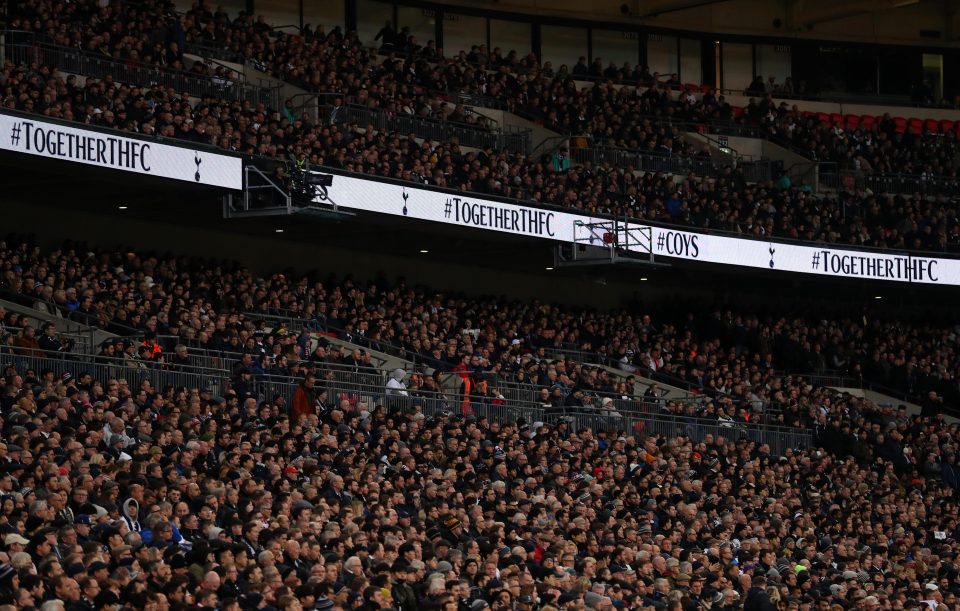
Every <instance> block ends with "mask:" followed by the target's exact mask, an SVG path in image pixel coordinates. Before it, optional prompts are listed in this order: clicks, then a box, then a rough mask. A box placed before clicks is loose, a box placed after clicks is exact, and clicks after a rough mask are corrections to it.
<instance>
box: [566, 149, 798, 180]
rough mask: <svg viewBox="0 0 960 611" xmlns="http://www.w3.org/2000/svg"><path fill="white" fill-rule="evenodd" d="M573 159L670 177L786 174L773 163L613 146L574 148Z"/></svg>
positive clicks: (753, 177) (761, 177)
mask: <svg viewBox="0 0 960 611" xmlns="http://www.w3.org/2000/svg"><path fill="white" fill-rule="evenodd" d="M570 158H571V160H572V161H574V162H575V163H581V164H582V163H587V162H590V163H594V164H603V163H607V164H610V165H611V166H613V167H617V168H627V167H632V168H634V169H636V170H640V171H644V172H663V173H669V174H690V173H693V174H696V175H698V176H719V175H722V174H725V173H727V172H729V171H730V169H731V168H738V169H739V170H740V171H741V172H742V173H743V177H744V180H746V181H747V182H767V181H770V180H774V179H776V178H777V177H778V176H779V174H781V173H782V172H783V163H782V162H777V161H772V160H768V159H766V160H758V161H739V162H737V163H734V164H730V163H724V162H721V161H717V160H715V159H713V158H710V157H700V156H692V155H669V156H668V155H659V154H657V153H648V152H644V151H636V150H631V149H624V148H618V147H613V146H603V145H601V146H594V147H590V148H574V149H572V150H571V151H570Z"/></svg>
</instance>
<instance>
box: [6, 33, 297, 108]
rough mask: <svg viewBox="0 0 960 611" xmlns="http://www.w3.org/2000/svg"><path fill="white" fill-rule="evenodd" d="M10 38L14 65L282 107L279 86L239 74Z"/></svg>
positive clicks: (8, 49) (9, 50)
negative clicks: (199, 70) (233, 77)
mask: <svg viewBox="0 0 960 611" xmlns="http://www.w3.org/2000/svg"><path fill="white" fill-rule="evenodd" d="M9 36H10V34H5V35H4V38H5V40H6V41H7V42H6V44H5V47H4V51H5V53H6V57H7V59H9V60H11V61H13V62H15V63H21V64H31V63H38V64H42V65H44V66H49V67H51V68H55V69H57V70H60V71H63V72H68V73H73V74H81V75H84V76H88V77H93V78H105V77H108V76H109V77H111V78H112V79H113V80H114V81H116V82H118V83H130V84H135V85H140V86H147V85H154V84H156V85H162V86H163V87H165V88H173V89H174V90H176V91H177V92H178V93H186V94H188V95H191V96H194V97H208V96H209V97H216V98H218V99H223V100H229V101H237V102H251V103H253V104H264V105H266V106H267V107H269V108H280V107H281V106H282V100H281V95H280V87H279V86H277V87H264V86H261V85H254V84H252V83H247V82H246V81H245V79H244V78H243V76H242V75H241V76H240V78H238V79H237V80H231V79H227V78H223V77H219V76H198V75H194V74H190V73H188V72H183V71H179V70H169V69H166V68H163V67H160V66H154V65H150V64H144V63H140V62H136V61H133V60H115V59H112V58H109V57H105V56H102V55H97V54H95V53H90V52H88V51H84V50H81V49H73V48H70V47H60V46H56V45H51V44H47V43H43V42H37V41H33V42H26V41H24V40H23V37H22V36H15V37H13V40H16V41H17V42H10V40H9V38H8V37H9Z"/></svg>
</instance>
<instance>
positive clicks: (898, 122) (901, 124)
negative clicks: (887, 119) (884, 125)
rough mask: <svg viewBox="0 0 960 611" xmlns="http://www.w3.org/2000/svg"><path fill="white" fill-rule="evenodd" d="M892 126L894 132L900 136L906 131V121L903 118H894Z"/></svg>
mask: <svg viewBox="0 0 960 611" xmlns="http://www.w3.org/2000/svg"><path fill="white" fill-rule="evenodd" d="M893 124H894V125H895V126H896V132H897V133H898V134H902V133H905V132H906V131H907V120H906V119H904V118H903V117H894V118H893Z"/></svg>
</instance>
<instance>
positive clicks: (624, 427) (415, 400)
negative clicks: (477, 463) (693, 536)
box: [253, 379, 812, 454]
mask: <svg viewBox="0 0 960 611" xmlns="http://www.w3.org/2000/svg"><path fill="white" fill-rule="evenodd" d="M296 386H297V385H296V383H295V382H292V381H283V380H272V379H257V380H255V381H254V383H253V388H254V389H255V392H256V393H257V394H258V395H259V396H260V397H263V398H268V397H273V396H278V395H279V396H281V397H284V398H285V399H286V400H287V401H288V402H289V401H292V399H293V394H294V392H295V391H296ZM324 388H326V390H327V404H328V405H330V406H336V405H339V404H340V403H341V402H343V401H346V402H348V403H349V404H350V405H351V406H354V407H365V408H366V409H367V410H368V411H372V410H373V408H374V407H376V406H378V405H383V406H384V407H385V408H386V409H387V410H400V411H402V412H404V413H408V414H409V413H418V412H419V413H423V414H424V415H425V416H427V417H432V416H436V415H438V414H440V413H442V412H446V413H456V414H463V415H472V416H476V417H485V418H488V419H490V420H508V421H515V420H516V419H517V418H520V417H523V418H524V419H526V421H527V422H528V423H533V422H544V423H548V424H557V423H558V422H560V421H561V420H566V421H567V422H568V423H569V424H570V425H571V427H572V428H573V429H574V430H584V429H590V430H592V431H594V432H596V431H601V430H602V431H606V432H608V433H610V434H619V433H623V434H637V433H640V432H641V431H643V432H646V433H648V434H649V433H652V434H659V435H666V436H669V437H676V436H678V435H685V436H689V437H691V438H693V439H694V440H697V441H701V440H703V439H704V438H705V437H706V436H707V435H712V436H713V437H714V438H716V437H723V438H725V439H728V440H739V439H746V440H750V441H753V442H755V443H759V444H768V445H769V446H770V449H771V452H773V453H774V454H783V452H784V451H785V450H786V449H788V448H804V447H809V446H810V445H811V444H812V433H811V432H810V431H809V430H806V429H798V428H792V427H784V426H770V425H759V424H755V423H749V424H748V423H733V422H729V423H726V422H720V421H718V420H713V419H705V418H697V417H695V416H682V415H675V414H669V413H663V412H659V411H657V410H655V409H652V406H651V405H649V404H647V405H644V406H642V407H639V408H634V407H633V406H615V407H614V408H613V409H611V408H606V409H604V408H600V407H544V406H542V405H539V404H536V403H532V402H528V401H520V400H511V399H506V398H505V399H496V398H493V397H468V398H463V397H460V396H458V395H457V394H455V393H442V392H430V391H423V390H410V391H404V393H405V394H401V393H397V392H393V391H389V390H387V389H386V388H385V387H382V386H381V387H375V386H370V385H366V384H353V383H351V382H349V381H344V380H340V379H329V380H327V381H326V382H325V385H324Z"/></svg>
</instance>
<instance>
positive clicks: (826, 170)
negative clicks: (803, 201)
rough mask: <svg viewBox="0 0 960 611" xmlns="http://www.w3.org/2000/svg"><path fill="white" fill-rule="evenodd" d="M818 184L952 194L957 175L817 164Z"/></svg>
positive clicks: (959, 183)
mask: <svg viewBox="0 0 960 611" xmlns="http://www.w3.org/2000/svg"><path fill="white" fill-rule="evenodd" d="M819 178H820V185H821V187H826V188H828V189H832V190H836V191H839V190H847V191H853V190H856V191H865V190H870V191H873V192H874V193H911V194H912V193H921V194H923V195H942V196H949V197H955V196H957V195H958V194H960V179H958V178H957V177H955V176H943V175H936V174H929V175H927V174H868V173H865V172H860V171H853V170H838V169H837V168H836V164H832V167H830V166H827V165H826V164H823V163H821V164H820V172H819Z"/></svg>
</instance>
